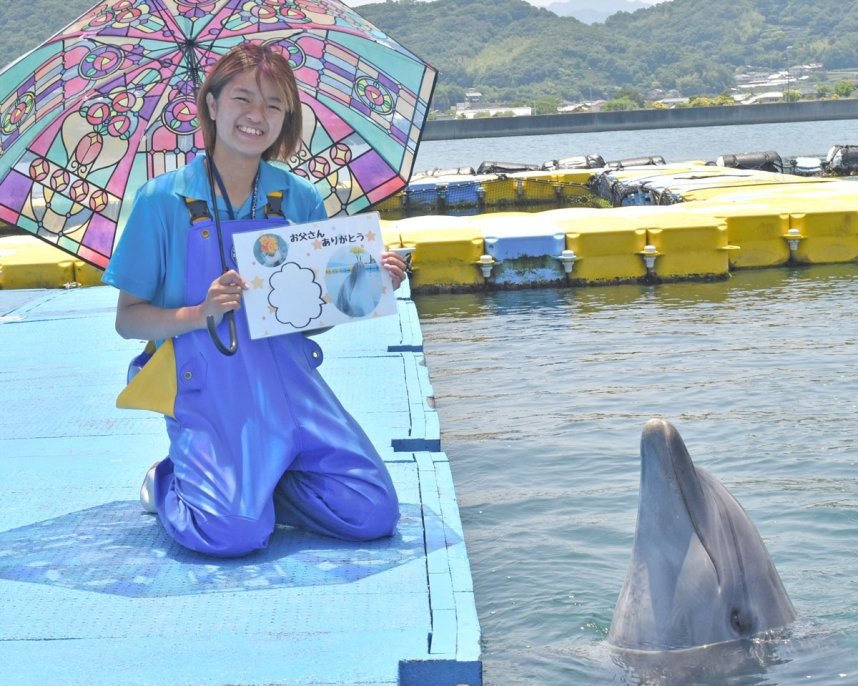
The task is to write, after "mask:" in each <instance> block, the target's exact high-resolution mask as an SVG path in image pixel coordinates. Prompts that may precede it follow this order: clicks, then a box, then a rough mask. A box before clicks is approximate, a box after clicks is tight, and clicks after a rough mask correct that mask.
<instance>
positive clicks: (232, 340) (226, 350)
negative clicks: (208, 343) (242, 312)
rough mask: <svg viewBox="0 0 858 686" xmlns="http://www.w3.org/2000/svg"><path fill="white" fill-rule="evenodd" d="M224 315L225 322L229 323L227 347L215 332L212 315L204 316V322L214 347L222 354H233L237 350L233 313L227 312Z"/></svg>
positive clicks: (215, 326) (215, 327)
mask: <svg viewBox="0 0 858 686" xmlns="http://www.w3.org/2000/svg"><path fill="white" fill-rule="evenodd" d="M225 317H226V323H227V324H228V325H229V347H227V346H225V345H224V344H223V343H222V342H221V340H220V336H219V335H218V332H217V325H216V324H215V320H214V317H213V316H212V315H209V316H208V317H206V324H208V327H209V335H210V336H211V337H212V342H213V343H214V344H215V347H216V348H217V349H218V350H219V351H220V352H222V353H223V354H224V355H235V351H236V350H238V337H237V336H236V335H235V313H234V312H227V313H226V315H225Z"/></svg>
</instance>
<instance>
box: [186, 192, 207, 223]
mask: <svg viewBox="0 0 858 686" xmlns="http://www.w3.org/2000/svg"><path fill="white" fill-rule="evenodd" d="M185 206H186V207H187V208H188V212H189V213H190V215H191V224H196V223H197V222H200V221H206V220H209V219H211V218H212V213H211V212H209V204H208V203H207V202H206V201H205V200H198V199H197V198H185Z"/></svg>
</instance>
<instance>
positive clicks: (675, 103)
mask: <svg viewBox="0 0 858 686" xmlns="http://www.w3.org/2000/svg"><path fill="white" fill-rule="evenodd" d="M658 102H659V103H660V104H662V105H664V106H665V107H666V108H667V109H669V110H672V109H673V108H674V107H682V106H684V105H687V104H688V103H689V102H691V100H690V98H662V99H661V100H659V101H658Z"/></svg>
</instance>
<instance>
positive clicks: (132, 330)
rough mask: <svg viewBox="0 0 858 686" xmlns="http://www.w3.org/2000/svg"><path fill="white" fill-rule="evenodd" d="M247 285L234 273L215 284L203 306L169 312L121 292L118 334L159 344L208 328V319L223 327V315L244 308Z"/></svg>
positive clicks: (229, 272)
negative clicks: (160, 340) (244, 293)
mask: <svg viewBox="0 0 858 686" xmlns="http://www.w3.org/2000/svg"><path fill="white" fill-rule="evenodd" d="M245 290H247V284H246V283H245V282H244V281H243V280H242V278H241V277H240V276H239V275H238V272H236V271H233V270H230V271H228V272H226V273H224V274H222V275H221V276H219V277H218V278H217V279H215V280H214V281H212V284H211V286H209V290H208V293H207V294H206V299H205V300H204V301H203V302H201V303H200V304H199V305H193V306H188V307H179V308H175V309H165V308H163V307H158V306H157V305H153V304H152V303H150V302H149V301H148V300H143V299H142V298H138V297H136V296H134V295H131V294H130V293H128V292H126V291H119V301H118V302H117V304H116V332H117V333H118V334H119V335H120V336H122V337H123V338H137V339H140V340H157V339H163V338H172V337H173V336H179V335H181V334H183V333H188V332H189V331H194V330H196V329H204V328H206V319H207V318H208V317H209V316H213V317H214V318H215V323H220V320H221V319H223V315H224V314H226V313H227V312H229V311H231V310H237V309H239V308H240V307H241V294H242V292H243V291H245Z"/></svg>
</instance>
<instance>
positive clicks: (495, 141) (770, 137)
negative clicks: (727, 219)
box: [414, 119, 858, 171]
mask: <svg viewBox="0 0 858 686" xmlns="http://www.w3.org/2000/svg"><path fill="white" fill-rule="evenodd" d="M847 144H849V145H853V144H858V120H849V119H847V120H839V121H824V122H796V123H794V124H754V125H748V126H706V127H698V128H684V129H650V130H644V131H602V132H600V133H567V134H551V135H547V136H515V137H509V138H472V139H465V140H456V141H424V142H423V143H421V144H420V148H419V150H418V153H417V160H416V163H415V166H414V168H415V170H417V171H421V170H426V169H434V168H442V169H447V168H451V167H466V166H471V167H474V168H475V169H476V168H477V167H478V166H479V164H480V162H483V161H485V160H494V161H501V162H530V163H542V162H545V161H547V160H556V159H562V158H564V157H574V156H576V155H585V154H589V153H597V154H599V155H601V156H602V157H603V158H604V159H605V160H607V161H610V160H621V159H629V158H632V157H643V156H649V155H661V156H662V157H664V158H665V160H666V161H667V162H686V161H688V160H704V161H706V160H715V159H717V158H718V157H719V156H720V155H733V154H737V153H743V152H763V151H766V150H774V151H776V152H778V153H780V155H781V157H783V158H784V159H787V158H790V157H795V156H797V155H809V156H817V157H822V156H824V155H825V154H826V153H827V152H828V150H829V149H830V148H831V147H832V146H834V145H847Z"/></svg>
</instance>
